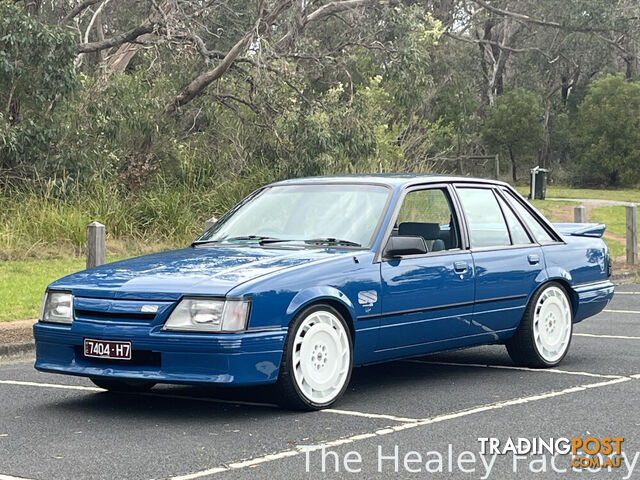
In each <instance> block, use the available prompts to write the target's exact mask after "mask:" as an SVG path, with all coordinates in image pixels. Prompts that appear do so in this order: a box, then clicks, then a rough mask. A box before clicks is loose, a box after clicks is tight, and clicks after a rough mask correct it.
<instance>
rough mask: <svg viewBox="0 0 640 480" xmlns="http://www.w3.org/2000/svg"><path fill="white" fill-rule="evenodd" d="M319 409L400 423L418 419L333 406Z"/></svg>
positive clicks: (417, 419)
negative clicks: (339, 408)
mask: <svg viewBox="0 0 640 480" xmlns="http://www.w3.org/2000/svg"><path fill="white" fill-rule="evenodd" d="M320 411H321V412H323V413H337V414H338V415H351V416H353V417H364V418H375V419H382V420H393V421H394V422H400V423H412V422H418V421H420V419H419V418H408V417H396V416H395V415H385V414H382V413H363V412H356V411H353V410H337V409H335V408H327V409H324V410H320Z"/></svg>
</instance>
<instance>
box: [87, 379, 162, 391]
mask: <svg viewBox="0 0 640 480" xmlns="http://www.w3.org/2000/svg"><path fill="white" fill-rule="evenodd" d="M90 380H91V381H92V382H93V383H94V385H96V386H97V387H100V388H104V389H105V390H107V391H109V392H114V393H128V392H146V391H148V390H151V389H152V388H153V387H154V385H155V382H147V381H144V380H115V379H112V378H101V377H93V378H91V379H90Z"/></svg>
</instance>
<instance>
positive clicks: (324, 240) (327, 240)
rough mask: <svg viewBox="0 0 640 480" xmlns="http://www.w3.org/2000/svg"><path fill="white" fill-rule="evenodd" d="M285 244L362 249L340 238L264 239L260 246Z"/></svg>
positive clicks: (356, 244)
mask: <svg viewBox="0 0 640 480" xmlns="http://www.w3.org/2000/svg"><path fill="white" fill-rule="evenodd" d="M284 242H302V243H306V244H316V245H323V244H324V245H344V246H347V247H361V246H362V245H360V244H359V243H356V242H352V241H351V240H340V239H339V238H333V237H327V238H311V239H308V240H299V239H296V238H263V239H261V240H260V245H268V244H270V243H284Z"/></svg>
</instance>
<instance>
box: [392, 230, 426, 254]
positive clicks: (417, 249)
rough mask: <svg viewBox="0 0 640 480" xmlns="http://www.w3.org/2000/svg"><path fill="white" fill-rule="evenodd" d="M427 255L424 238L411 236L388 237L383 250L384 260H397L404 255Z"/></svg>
mask: <svg viewBox="0 0 640 480" xmlns="http://www.w3.org/2000/svg"><path fill="white" fill-rule="evenodd" d="M423 253H427V244H426V243H425V241H424V238H422V237H418V236H412V235H402V236H397V237H389V241H388V242H387V246H386V247H385V249H384V257H385V258H398V257H404V256H405V255H420V254H423Z"/></svg>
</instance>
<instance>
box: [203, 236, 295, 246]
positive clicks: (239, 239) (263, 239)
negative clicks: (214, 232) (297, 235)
mask: <svg viewBox="0 0 640 480" xmlns="http://www.w3.org/2000/svg"><path fill="white" fill-rule="evenodd" d="M248 240H255V241H257V242H258V243H259V244H261V245H262V242H267V241H269V242H285V241H286V240H283V239H280V238H274V237H265V236H262V235H243V236H240V237H230V238H220V239H218V240H201V241H199V242H193V245H202V244H205V243H230V242H242V241H248Z"/></svg>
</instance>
